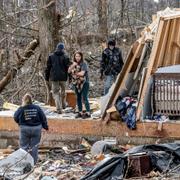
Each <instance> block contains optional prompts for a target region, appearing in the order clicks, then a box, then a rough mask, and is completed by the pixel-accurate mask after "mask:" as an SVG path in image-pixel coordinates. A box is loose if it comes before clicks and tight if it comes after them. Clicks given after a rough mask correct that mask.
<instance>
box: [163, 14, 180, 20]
mask: <svg viewBox="0 0 180 180" xmlns="http://www.w3.org/2000/svg"><path fill="white" fill-rule="evenodd" d="M177 18H180V14H178V15H170V16H163V19H164V21H167V20H171V19H177Z"/></svg>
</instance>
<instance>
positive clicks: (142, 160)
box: [127, 154, 152, 178]
mask: <svg viewBox="0 0 180 180" xmlns="http://www.w3.org/2000/svg"><path fill="white" fill-rule="evenodd" d="M128 159H129V165H128V172H127V177H128V178H130V177H141V176H144V175H147V174H148V173H150V172H151V170H152V165H151V161H150V157H149V156H148V155H146V154H144V155H130V156H129V157H128Z"/></svg>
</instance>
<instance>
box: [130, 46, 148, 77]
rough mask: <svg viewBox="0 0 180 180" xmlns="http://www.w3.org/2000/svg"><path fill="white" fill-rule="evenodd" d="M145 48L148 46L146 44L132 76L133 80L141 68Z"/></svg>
mask: <svg viewBox="0 0 180 180" xmlns="http://www.w3.org/2000/svg"><path fill="white" fill-rule="evenodd" d="M147 46H148V45H147V43H145V44H144V47H143V50H142V54H141V57H140V60H139V64H138V67H137V69H136V71H135V74H134V77H133V79H134V80H135V79H136V78H137V76H138V74H139V70H140V68H141V66H142V63H143V61H144V57H145V55H146V51H147Z"/></svg>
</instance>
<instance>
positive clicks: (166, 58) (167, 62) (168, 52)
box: [159, 20, 176, 66]
mask: <svg viewBox="0 0 180 180" xmlns="http://www.w3.org/2000/svg"><path fill="white" fill-rule="evenodd" d="M175 25H176V21H175V20H171V21H170V29H169V33H168V34H169V36H168V40H167V47H166V50H165V56H164V60H163V63H162V65H159V66H168V65H170V64H171V58H172V55H171V53H172V48H171V47H172V42H173V39H174V36H175V35H174V29H175Z"/></svg>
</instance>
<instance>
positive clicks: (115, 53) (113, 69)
mask: <svg viewBox="0 0 180 180" xmlns="http://www.w3.org/2000/svg"><path fill="white" fill-rule="evenodd" d="M115 46H116V41H115V40H114V39H109V41H108V47H107V48H106V49H105V50H104V51H103V53H102V60H101V64H100V67H101V69H100V73H101V76H100V79H101V80H102V79H103V76H104V75H105V83H104V95H106V94H107V93H108V92H109V89H110V87H111V85H112V83H113V82H115V80H116V77H117V75H118V74H119V73H120V71H121V69H122V67H123V64H124V62H123V58H122V53H121V50H120V49H119V48H117V47H115Z"/></svg>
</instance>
